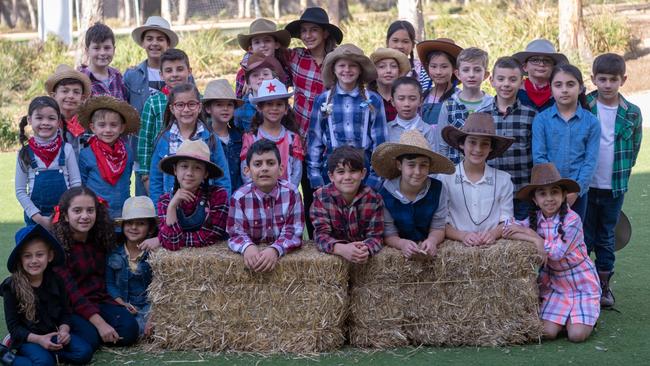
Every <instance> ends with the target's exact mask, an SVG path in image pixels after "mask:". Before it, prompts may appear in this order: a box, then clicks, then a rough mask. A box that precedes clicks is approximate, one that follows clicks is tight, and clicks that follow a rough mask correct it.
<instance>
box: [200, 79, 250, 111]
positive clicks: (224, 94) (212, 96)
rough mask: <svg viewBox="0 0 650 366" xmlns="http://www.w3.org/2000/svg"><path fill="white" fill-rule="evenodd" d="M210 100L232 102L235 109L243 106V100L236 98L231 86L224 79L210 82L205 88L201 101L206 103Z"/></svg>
mask: <svg viewBox="0 0 650 366" xmlns="http://www.w3.org/2000/svg"><path fill="white" fill-rule="evenodd" d="M212 100H232V101H233V102H235V108H237V107H239V106H241V105H242V104H244V101H243V100H241V99H239V98H237V96H236V95H235V91H234V90H232V86H231V85H230V83H229V82H228V80H226V79H217V80H212V81H210V82H209V83H208V85H207V86H206V87H205V92H204V93H203V98H201V101H202V102H203V103H206V102H210V101H212Z"/></svg>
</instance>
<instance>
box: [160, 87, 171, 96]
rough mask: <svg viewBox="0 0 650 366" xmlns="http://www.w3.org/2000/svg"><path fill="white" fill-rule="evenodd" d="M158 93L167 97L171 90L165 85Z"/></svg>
mask: <svg viewBox="0 0 650 366" xmlns="http://www.w3.org/2000/svg"><path fill="white" fill-rule="evenodd" d="M160 91H161V92H162V93H163V94H165V95H166V96H169V93H171V90H170V89H169V88H168V87H167V85H165V86H163V87H162V89H160Z"/></svg>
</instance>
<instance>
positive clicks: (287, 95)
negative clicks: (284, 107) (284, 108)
mask: <svg viewBox="0 0 650 366" xmlns="http://www.w3.org/2000/svg"><path fill="white" fill-rule="evenodd" d="M292 96H293V92H287V93H284V94H273V95H264V96H261V97H249V98H248V101H249V102H251V104H253V105H257V103H259V102H266V101H268V100H276V99H289V98H291V97H292Z"/></svg>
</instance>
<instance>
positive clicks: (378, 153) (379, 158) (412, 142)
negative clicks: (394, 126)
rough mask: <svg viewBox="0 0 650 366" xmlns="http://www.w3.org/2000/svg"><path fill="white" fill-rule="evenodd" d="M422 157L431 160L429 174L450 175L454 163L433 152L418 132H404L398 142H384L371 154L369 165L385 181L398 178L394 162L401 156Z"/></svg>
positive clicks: (398, 172) (453, 168) (398, 174)
mask: <svg viewBox="0 0 650 366" xmlns="http://www.w3.org/2000/svg"><path fill="white" fill-rule="evenodd" d="M411 154H414V155H424V156H426V157H428V158H429V160H431V164H430V165H429V174H436V173H442V174H452V173H453V172H454V171H456V170H455V167H454V163H452V162H451V160H449V159H447V158H446V157H444V156H442V155H440V154H438V153H435V152H433V150H431V147H430V145H429V142H428V141H427V139H426V138H425V137H424V136H423V135H422V133H421V132H420V131H417V130H409V131H405V132H404V133H403V134H402V135H401V136H400V138H399V142H384V143H383V144H381V145H379V146H377V148H376V149H375V151H374V152H373V153H372V158H371V164H372V168H373V169H374V170H375V172H376V173H377V175H379V176H380V177H384V178H386V179H393V178H395V177H399V176H400V171H399V169H397V165H396V164H395V160H397V158H398V157H400V156H402V155H411Z"/></svg>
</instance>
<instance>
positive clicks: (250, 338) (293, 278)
mask: <svg viewBox="0 0 650 366" xmlns="http://www.w3.org/2000/svg"><path fill="white" fill-rule="evenodd" d="M150 263H151V267H152V269H153V273H154V280H153V282H152V284H151V286H150V287H149V297H150V300H151V303H152V307H151V312H152V321H153V325H154V329H155V335H154V341H153V349H166V350H201V351H223V350H236V351H251V352H260V353H267V352H269V353H270V352H272V353H276V352H290V353H314V352H322V351H329V350H333V349H336V348H338V347H340V346H341V345H342V344H343V342H344V340H345V334H344V322H345V318H346V307H347V302H348V293H347V291H348V265H347V264H346V263H345V262H344V261H343V260H341V259H340V258H339V257H337V256H332V255H323V254H322V253H319V252H318V251H317V250H316V249H315V247H314V246H313V244H311V243H306V245H305V246H304V247H303V248H302V249H301V250H299V251H296V252H294V253H291V254H289V255H287V256H285V257H284V258H282V259H281V260H280V262H279V263H278V266H277V267H276V269H275V270H274V271H273V272H271V273H265V274H260V273H254V272H251V271H249V270H248V269H246V268H245V266H244V263H243V258H242V256H241V255H239V254H236V253H232V252H231V251H230V250H229V249H228V248H227V247H226V243H225V242H224V243H220V244H218V245H215V246H211V247H207V248H191V249H184V250H181V251H178V252H169V251H158V252H156V253H153V255H152V256H151V259H150Z"/></svg>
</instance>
